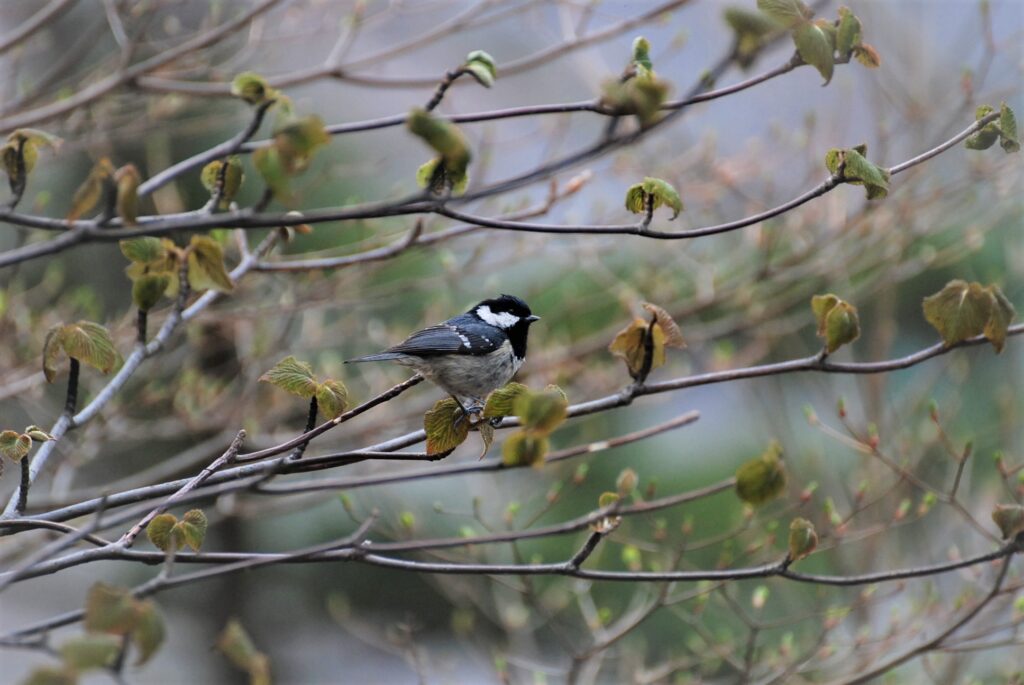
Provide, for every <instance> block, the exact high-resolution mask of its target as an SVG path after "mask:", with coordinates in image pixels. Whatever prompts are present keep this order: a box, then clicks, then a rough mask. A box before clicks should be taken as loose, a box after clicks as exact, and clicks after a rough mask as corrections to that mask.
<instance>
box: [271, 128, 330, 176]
mask: <svg viewBox="0 0 1024 685" xmlns="http://www.w3.org/2000/svg"><path fill="white" fill-rule="evenodd" d="M329 142H331V137H330V135H328V133H327V129H326V128H324V122H323V119H321V118H320V117H318V116H316V115H315V114H311V115H308V116H304V117H290V118H288V119H287V120H285V121H284V123H282V124H281V125H279V126H277V127H276V128H275V129H274V147H276V148H277V151H278V153H279V154H280V156H281V160H282V162H283V163H284V168H285V171H286V172H287V173H288V174H295V173H298V172H300V171H303V170H305V168H306V167H307V166H309V161H310V160H311V159H312V158H313V153H315V152H316V151H317V149H318V148H320V147H322V146H324V145H326V144H327V143H329Z"/></svg>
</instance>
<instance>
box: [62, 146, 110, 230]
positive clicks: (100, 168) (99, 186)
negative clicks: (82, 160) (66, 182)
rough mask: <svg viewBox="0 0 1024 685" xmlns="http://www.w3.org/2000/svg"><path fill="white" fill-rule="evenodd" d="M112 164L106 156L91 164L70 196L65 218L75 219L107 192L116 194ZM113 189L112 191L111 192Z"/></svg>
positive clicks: (97, 202)
mask: <svg viewBox="0 0 1024 685" xmlns="http://www.w3.org/2000/svg"><path fill="white" fill-rule="evenodd" d="M113 177H114V165H113V164H111V163H110V160H109V159H107V158H106V157H103V158H101V159H100V160H99V161H98V162H96V164H95V165H94V166H93V168H92V170H91V171H90V172H89V175H88V176H87V177H86V179H85V181H84V182H83V183H82V185H80V186H79V187H78V190H76V191H75V195H74V197H72V198H71V210H70V211H69V212H68V216H67V220H68V221H75V220H77V219H79V218H81V217H82V215H84V214H85V213H86V212H88V211H90V210H91V209H92V208H93V207H95V206H96V205H97V204H99V201H100V200H101V199H102V198H103V196H104V195H107V194H116V192H117V189H116V186H114V181H113ZM111 191H113V193H111Z"/></svg>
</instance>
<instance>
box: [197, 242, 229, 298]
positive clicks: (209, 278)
mask: <svg viewBox="0 0 1024 685" xmlns="http://www.w3.org/2000/svg"><path fill="white" fill-rule="evenodd" d="M188 284H189V287H191V288H192V289H193V290H197V291H198V290H207V289H209V290H219V291H220V292H223V293H229V292H231V291H232V290H234V287H235V284H234V283H232V282H231V276H229V275H228V272H227V269H226V268H225V267H224V251H223V250H222V249H221V246H220V243H218V242H217V241H216V240H214V239H213V238H211V237H209V236H205V235H194V236H192V239H191V240H190V241H189V246H188Z"/></svg>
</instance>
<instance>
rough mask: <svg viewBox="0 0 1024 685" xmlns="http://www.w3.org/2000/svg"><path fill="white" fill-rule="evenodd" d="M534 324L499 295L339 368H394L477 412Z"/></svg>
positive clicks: (504, 377)
mask: <svg viewBox="0 0 1024 685" xmlns="http://www.w3.org/2000/svg"><path fill="white" fill-rule="evenodd" d="M539 320H540V317H539V316H536V315H535V314H534V313H533V312H532V311H530V307H529V305H527V304H526V302H524V301H523V300H521V299H520V298H518V297H515V296H514V295H501V296H499V297H495V298H492V299H488V300H483V301H481V302H479V303H477V304H475V305H474V306H473V307H471V308H470V309H469V311H467V312H466V313H465V314H459V315H458V316H455V317H452V318H450V319H448V320H447V321H444V322H442V323H439V324H436V325H434V326H428V327H427V328H424V329H422V330H419V331H416V332H415V333H413V334H412V335H410V336H409V337H408V338H406V339H405V340H403V341H402V342H400V343H398V344H397V345H395V346H394V347H389V348H388V349H386V350H384V351H383V352H378V353H377V354H371V355H368V356H365V357H358V358H356V359H349V360H347V361H346V362H345V363H362V362H379V361H392V362H395V363H397V364H400V365H402V366H405V367H408V368H411V369H414V370H415V371H417V372H419V374H420V375H422V376H423V377H424V378H426V379H427V380H429V381H431V382H433V383H434V384H435V385H437V386H438V387H440V388H441V389H442V390H444V391H445V392H446V393H448V395H450V396H451V397H452V398H454V399H455V401H456V402H458V404H459V406H460V407H461V408H462V410H463V411H464V412H466V413H473V412H479V411H480V410H481V409H482V408H483V405H484V401H485V400H486V398H487V396H488V395H489V394H490V393H491V392H492V391H494V390H496V389H498V388H501V387H504V386H505V385H506V384H507V383H508V382H509V381H510V380H512V377H513V376H514V375H515V374H516V372H517V371H518V370H519V367H520V366H522V365H523V361H525V359H526V338H527V335H528V334H529V332H530V325H531V324H532V323H533V322H535V321H539Z"/></svg>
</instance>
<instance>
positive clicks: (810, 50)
mask: <svg viewBox="0 0 1024 685" xmlns="http://www.w3.org/2000/svg"><path fill="white" fill-rule="evenodd" d="M793 42H794V43H796V51H797V52H798V53H799V54H800V59H802V60H803V61H804V62H806V63H807V64H810V65H811V66H812V67H814V68H815V69H817V70H818V73H819V74H821V76H822V78H824V79H825V85H828V82H829V81H831V80H832V71H833V68H834V66H835V61H834V59H833V56H832V53H833V50H834V46H833V45H832V39H831V37H830V36H829V35H828V34H827V33H826V32H825V30H824V29H822V27H821V26H818V25H817V24H815V23H814V22H809V21H808V22H804V23H802V24H800V25H799V26H797V27H796V29H794V31H793Z"/></svg>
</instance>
